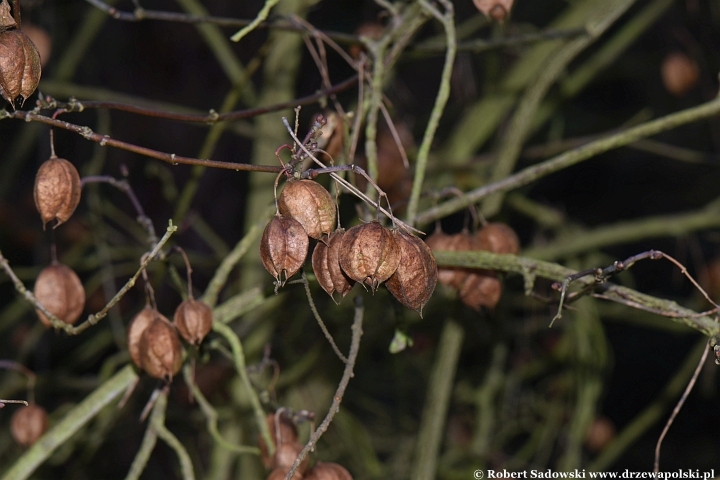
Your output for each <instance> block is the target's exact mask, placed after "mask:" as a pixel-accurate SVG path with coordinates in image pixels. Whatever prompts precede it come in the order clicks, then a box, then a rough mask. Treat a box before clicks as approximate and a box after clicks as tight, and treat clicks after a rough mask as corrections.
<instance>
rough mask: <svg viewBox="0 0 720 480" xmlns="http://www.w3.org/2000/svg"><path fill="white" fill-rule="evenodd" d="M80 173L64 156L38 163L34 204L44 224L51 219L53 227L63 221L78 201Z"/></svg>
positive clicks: (67, 217) (73, 209)
mask: <svg viewBox="0 0 720 480" xmlns="http://www.w3.org/2000/svg"><path fill="white" fill-rule="evenodd" d="M80 190H81V185H80V175H79V174H78V171H77V169H76V168H75V166H74V165H73V164H72V163H70V162H68V161H67V160H65V159H64V158H57V157H52V158H50V159H49V160H47V161H45V163H43V164H42V165H40V169H39V170H38V172H37V175H36V177H35V190H34V194H35V205H36V206H37V209H38V212H40V217H41V218H42V221H43V228H45V224H47V223H48V222H49V221H51V220H53V219H57V223H56V224H55V226H54V227H53V228H57V227H58V225H61V224H63V223H65V222H66V221H67V220H68V219H69V218H70V217H71V216H72V214H73V212H74V211H75V208H77V206H78V203H80Z"/></svg>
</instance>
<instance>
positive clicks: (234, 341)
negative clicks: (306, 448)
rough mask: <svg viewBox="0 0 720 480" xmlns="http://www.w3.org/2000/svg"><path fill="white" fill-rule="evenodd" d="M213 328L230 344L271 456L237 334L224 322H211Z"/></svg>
mask: <svg viewBox="0 0 720 480" xmlns="http://www.w3.org/2000/svg"><path fill="white" fill-rule="evenodd" d="M213 330H214V331H215V332H217V333H219V334H220V335H222V336H223V337H224V338H225V340H227V342H228V343H229V344H230V348H231V349H232V356H233V361H234V362H235V369H236V370H237V372H238V375H240V380H241V381H242V383H243V386H244V387H245V389H246V390H247V392H246V393H247V395H248V397H249V398H250V403H251V404H252V408H253V412H254V414H255V421H256V423H257V426H258V430H260V435H261V436H262V438H263V440H264V441H265V445H267V448H268V454H269V455H271V456H272V455H273V453H275V444H274V443H273V441H272V437H271V436H270V430H269V429H268V426H267V422H266V421H265V412H264V411H263V408H262V405H261V404H260V399H259V398H258V396H257V393H256V392H255V389H254V388H253V385H252V383H251V382H250V378H249V377H248V374H247V366H246V364H245V353H244V352H243V347H242V343H241V342H240V339H239V338H238V336H237V335H235V332H233V330H232V328H230V327H228V326H227V325H225V324H224V323H220V322H213Z"/></svg>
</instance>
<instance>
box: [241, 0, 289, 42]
mask: <svg viewBox="0 0 720 480" xmlns="http://www.w3.org/2000/svg"><path fill="white" fill-rule="evenodd" d="M279 1H280V0H265V5H263V7H262V9H261V10H260V12H258V14H257V17H255V20H253V21H252V22H250V24H249V25H246V26H245V27H243V28H242V29H241V30H240V31H238V32H237V33H235V34H234V35H233V36H232V37H230V40H232V41H233V42H239V41H240V40H242V38H243V37H245V35H247V34H248V33H250V32H252V31H253V30H255V29H256V28H257V27H258V25H260V24H261V23H262V22H264V21H265V20H267V18H268V15H270V10H272V8H273V7H274V6H275V5H277V4H278V2H279Z"/></svg>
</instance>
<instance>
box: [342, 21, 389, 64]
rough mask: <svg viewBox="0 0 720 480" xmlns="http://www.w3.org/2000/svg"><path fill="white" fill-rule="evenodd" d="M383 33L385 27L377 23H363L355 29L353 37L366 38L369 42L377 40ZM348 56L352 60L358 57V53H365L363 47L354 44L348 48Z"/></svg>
mask: <svg viewBox="0 0 720 480" xmlns="http://www.w3.org/2000/svg"><path fill="white" fill-rule="evenodd" d="M384 33H385V27H383V26H382V25H381V24H380V23H378V22H365V23H363V24H361V25H360V26H359V27H358V28H356V29H355V35H356V36H358V37H367V38H369V39H370V40H378V39H379V38H380V37H382V36H383V34H384ZM348 51H349V53H350V56H351V57H353V58H354V59H357V58H358V57H360V53H361V52H363V51H365V46H364V45H363V44H360V43H356V44H355V45H352V46H351V47H350V48H349V50H348Z"/></svg>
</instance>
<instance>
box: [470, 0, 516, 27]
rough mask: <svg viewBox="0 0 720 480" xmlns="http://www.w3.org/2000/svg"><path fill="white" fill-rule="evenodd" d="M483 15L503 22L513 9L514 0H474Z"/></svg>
mask: <svg viewBox="0 0 720 480" xmlns="http://www.w3.org/2000/svg"><path fill="white" fill-rule="evenodd" d="M473 3H475V6H476V7H477V9H478V10H480V11H481V12H482V13H483V15H485V16H486V17H490V18H492V19H493V20H495V21H496V22H499V23H502V22H503V21H504V20H505V18H506V17H507V15H508V14H509V13H510V10H512V6H513V3H514V0H473Z"/></svg>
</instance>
